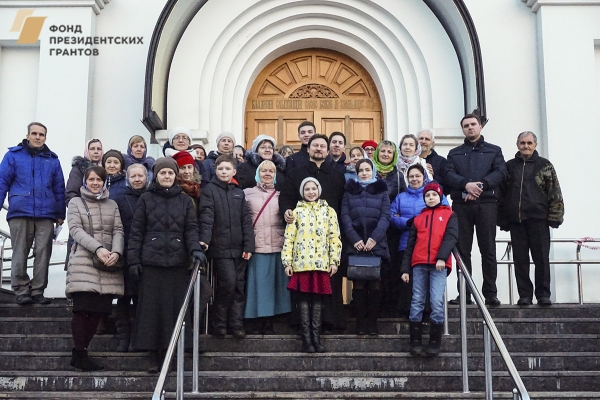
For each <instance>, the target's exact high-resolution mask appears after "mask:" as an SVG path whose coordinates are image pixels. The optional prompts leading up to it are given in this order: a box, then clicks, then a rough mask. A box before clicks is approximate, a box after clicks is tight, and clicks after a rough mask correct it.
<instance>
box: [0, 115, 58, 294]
mask: <svg viewBox="0 0 600 400" xmlns="http://www.w3.org/2000/svg"><path fill="white" fill-rule="evenodd" d="M46 132H47V129H46V127H45V126H44V125H43V124H41V123H39V122H32V123H30V124H29V125H27V136H26V138H25V139H23V141H22V142H21V143H19V144H18V145H17V146H15V147H10V148H9V149H8V152H7V153H6V154H5V155H4V158H3V159H2V163H1V164H0V200H1V201H2V203H4V199H6V195H7V194H8V215H7V216H6V220H7V221H8V226H9V228H10V236H11V244H12V261H11V269H12V271H11V286H12V289H13V290H14V291H15V294H16V296H17V299H16V300H17V304H20V305H26V304H31V303H38V304H48V303H50V299H47V298H45V297H44V289H46V286H48V266H49V264H50V256H51V255H52V239H53V237H54V228H55V226H54V224H55V223H56V225H57V226H58V225H62V223H63V222H64V220H65V181H64V177H63V172H62V169H61V167H60V162H59V161H58V156H57V155H56V154H55V153H53V152H52V151H50V149H49V148H48V146H46ZM34 239H35V246H34V249H33V252H34V254H35V259H34V261H33V278H32V279H29V275H28V274H27V256H28V254H29V249H30V248H31V245H32V244H33V240H34Z"/></svg>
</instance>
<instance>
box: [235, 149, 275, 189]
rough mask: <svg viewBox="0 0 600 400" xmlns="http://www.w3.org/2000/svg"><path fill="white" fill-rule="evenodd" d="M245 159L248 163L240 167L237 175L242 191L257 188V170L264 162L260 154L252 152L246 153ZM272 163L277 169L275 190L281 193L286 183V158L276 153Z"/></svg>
mask: <svg viewBox="0 0 600 400" xmlns="http://www.w3.org/2000/svg"><path fill="white" fill-rule="evenodd" d="M244 159H245V160H246V161H245V162H244V163H242V164H239V165H238V167H237V174H236V175H235V178H236V180H237V181H238V183H239V184H240V188H241V189H242V190H244V189H248V188H253V187H254V186H256V170H257V168H258V166H259V165H260V163H261V162H263V161H264V160H263V158H262V157H261V156H260V155H259V154H258V153H254V152H252V151H250V150H248V151H247V152H246V154H245V155H244ZM271 161H273V163H274V164H275V167H276V168H277V171H276V178H275V189H277V190H278V191H281V188H283V183H284V182H285V158H283V156H281V155H280V154H277V153H274V154H273V159H272V160H271Z"/></svg>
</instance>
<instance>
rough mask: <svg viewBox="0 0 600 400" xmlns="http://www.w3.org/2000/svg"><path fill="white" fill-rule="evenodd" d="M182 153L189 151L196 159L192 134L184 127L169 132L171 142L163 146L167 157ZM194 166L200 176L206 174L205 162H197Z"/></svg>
mask: <svg viewBox="0 0 600 400" xmlns="http://www.w3.org/2000/svg"><path fill="white" fill-rule="evenodd" d="M203 149H204V148H203ZM180 151H187V152H189V153H190V154H191V155H192V157H194V158H195V157H196V150H195V148H194V147H193V145H192V134H191V132H190V130H189V129H188V128H185V127H183V126H178V127H177V128H173V129H171V130H170V131H169V141H168V142H166V143H165V144H164V146H163V154H164V155H165V156H166V157H173V155H175V154H177V153H179V152H180ZM194 166H195V167H196V170H197V171H198V173H199V174H200V175H203V174H204V164H203V161H200V160H196V161H195V163H194Z"/></svg>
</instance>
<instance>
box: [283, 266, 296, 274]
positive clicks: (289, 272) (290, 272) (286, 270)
mask: <svg viewBox="0 0 600 400" xmlns="http://www.w3.org/2000/svg"><path fill="white" fill-rule="evenodd" d="M284 271H285V274H286V275H287V276H292V275H294V270H293V269H292V267H290V266H289V265H288V266H287V267H285V269H284Z"/></svg>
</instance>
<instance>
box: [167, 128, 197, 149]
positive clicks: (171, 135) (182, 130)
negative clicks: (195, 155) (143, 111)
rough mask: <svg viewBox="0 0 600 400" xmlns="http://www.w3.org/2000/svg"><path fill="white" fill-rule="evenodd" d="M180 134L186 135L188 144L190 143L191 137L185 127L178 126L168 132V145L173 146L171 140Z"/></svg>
mask: <svg viewBox="0 0 600 400" xmlns="http://www.w3.org/2000/svg"><path fill="white" fill-rule="evenodd" d="M180 133H181V134H184V135H186V136H187V137H188V139H189V141H190V143H192V135H191V132H190V130H189V129H188V128H186V127H183V126H178V127H176V128H173V129H171V130H170V131H169V143H171V146H172V145H173V138H174V137H175V135H178V134H180Z"/></svg>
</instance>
